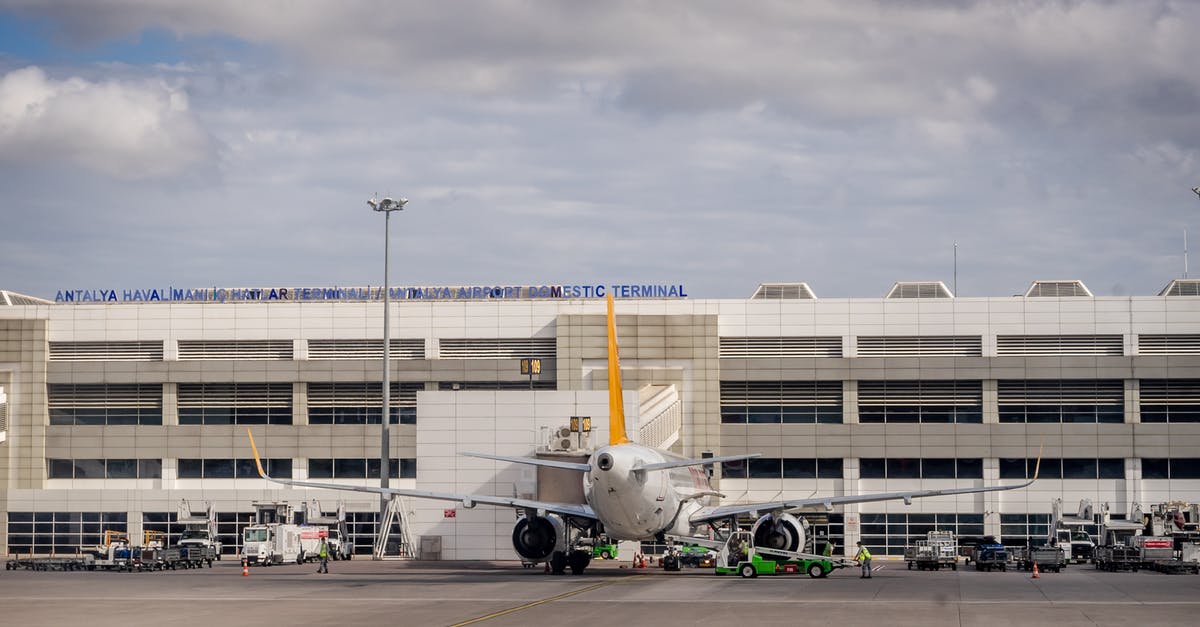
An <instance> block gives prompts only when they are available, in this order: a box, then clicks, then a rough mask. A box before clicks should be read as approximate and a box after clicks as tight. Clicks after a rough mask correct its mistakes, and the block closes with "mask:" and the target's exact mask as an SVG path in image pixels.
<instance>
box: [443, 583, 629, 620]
mask: <svg viewBox="0 0 1200 627" xmlns="http://www.w3.org/2000/svg"><path fill="white" fill-rule="evenodd" d="M647 576H648V575H638V576H636V577H628V578H621V579H613V580H611V581H605V582H602V583H598V584H596V585H594V586H588V587H586V588H580V589H578V590H572V591H570V592H564V593H562V594H559V595H555V596H552V597H547V598H545V599H541V600H538V601H530V602H529V603H526V604H524V605H518V606H517V607H510V608H508V609H506V610H500V611H499V612H492V613H491V614H485V615H483V616H479V617H477V618H472V619H471V620H465V621H463V622H461V623H454V624H453V625H450V626H449V627H463V626H464V625H474V624H475V623H481V622H483V621H485V620H491V619H493V618H497V617H500V616H504V615H506V614H512V613H513V612H520V611H521V610H527V609H529V608H531V607H537V606H539V605H541V604H543V603H549V602H551V601H558V600H559V599H565V598H567V597H572V596H575V595H577V594H583V593H584V592H591V591H592V590H597V589H599V588H603V587H605V586H611V585H613V584H614V583H623V582H626V581H635V580H638V579H643V578H645V577H647Z"/></svg>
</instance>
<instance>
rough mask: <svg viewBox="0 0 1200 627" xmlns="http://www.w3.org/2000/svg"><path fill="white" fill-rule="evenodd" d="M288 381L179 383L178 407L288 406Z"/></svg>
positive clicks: (290, 388) (290, 403)
mask: <svg viewBox="0 0 1200 627" xmlns="http://www.w3.org/2000/svg"><path fill="white" fill-rule="evenodd" d="M291 405H292V384H290V383H180V384H179V407H180V408H190V407H291Z"/></svg>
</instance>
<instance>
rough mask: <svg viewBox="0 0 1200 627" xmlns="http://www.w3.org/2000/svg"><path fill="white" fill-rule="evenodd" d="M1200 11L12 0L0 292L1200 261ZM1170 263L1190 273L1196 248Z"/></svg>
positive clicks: (1087, 268) (2, 114) (707, 1)
mask: <svg viewBox="0 0 1200 627" xmlns="http://www.w3.org/2000/svg"><path fill="white" fill-rule="evenodd" d="M1198 25H1200V2H1191V1H1184V0H1179V1H1167V0H1162V1H1129V2H1110V1H1085V0H1079V1H1066V0H1064V1H1055V2H1035V1H1004V2H948V1H947V2H942V1H936V0H906V1H888V2H872V1H866V0H850V1H846V0H836V1H835V0H828V1H822V0H810V1H804V2H795V1H789V0H776V1H768V0H763V1H755V0H748V1H746V2H728V1H716V0H691V1H682V0H677V1H670V0H664V1H661V2H647V1H644V0H643V1H633V0H608V1H605V2H575V1H562V2H555V1H542V2H537V1H532V0H503V1H487V0H479V1H472V2H467V1H461V0H440V1H439V2H421V1H412V2H404V1H370V0H343V1H340V2H303V1H278V0H255V1H253V2H246V1H245V0H237V1H234V0H207V1H205V2H195V1H191V0H111V1H102V0H101V1H97V0H0V289H8V290H12V291H15V292H19V293H23V294H29V295H32V296H40V297H45V298H54V296H55V294H56V293H57V292H58V291H60V290H73V289H117V290H125V289H148V288H165V287H177V288H178V287H194V288H201V287H213V286H217V287H272V286H314V287H315V286H370V285H376V286H377V285H380V284H381V283H382V282H383V265H384V264H383V252H384V251H383V248H384V218H383V216H382V215H380V214H378V213H375V212H372V211H371V209H370V207H369V206H368V205H367V202H366V201H367V200H368V199H370V198H371V197H372V196H373V195H376V194H378V195H379V196H380V197H383V196H394V197H405V198H408V199H409V203H408V205H407V206H406V207H405V209H404V210H403V211H401V212H398V213H393V214H392V218H391V220H390V222H391V225H390V229H389V230H390V233H391V244H390V254H391V277H390V279H391V280H390V283H391V284H392V285H393V286H396V285H407V286H422V285H425V286H431V285H544V284H616V283H659V284H680V285H683V286H684V287H685V290H686V292H687V294H688V295H689V296H690V297H694V298H747V297H749V296H750V295H751V294H752V293H753V292H754V289H755V287H756V286H757V285H758V284H759V283H764V282H806V283H808V284H809V286H810V287H811V288H812V290H813V292H814V293H815V294H816V295H817V296H818V297H863V298H876V297H881V296H883V295H884V294H886V292H887V291H888V289H889V288H890V287H891V286H892V284H893V283H894V282H896V281H944V282H945V283H946V284H947V285H948V286H950V287H952V288H954V289H955V291H956V293H957V294H958V295H959V296H964V297H971V296H1008V295H1013V294H1019V293H1023V292H1024V291H1025V290H1026V289H1027V288H1028V286H1029V285H1030V283H1031V282H1032V281H1034V280H1039V279H1080V280H1082V281H1084V283H1085V284H1087V286H1088V287H1089V288H1090V289H1091V290H1092V292H1093V293H1094V294H1096V295H1097V296H1112V295H1116V296H1128V295H1153V294H1157V293H1158V292H1159V291H1160V290H1161V289H1162V288H1163V287H1164V286H1165V285H1166V284H1167V283H1168V282H1169V281H1170V280H1171V279H1173V278H1176V277H1180V276H1183V275H1184V271H1185V268H1184V266H1185V257H1184V238H1185V232H1189V230H1190V233H1191V239H1192V240H1193V241H1194V242H1195V245H1194V246H1193V247H1194V248H1196V249H1197V250H1200V196H1198V195H1197V194H1196V193H1194V192H1193V191H1191V190H1192V188H1193V187H1197V186H1200V71H1197V60H1200V36H1197V27H1198ZM1193 257H1194V259H1192V260H1191V261H1192V263H1191V265H1192V266H1193V267H1194V268H1195V270H1194V272H1192V273H1191V274H1189V276H1198V277H1200V254H1198V255H1193Z"/></svg>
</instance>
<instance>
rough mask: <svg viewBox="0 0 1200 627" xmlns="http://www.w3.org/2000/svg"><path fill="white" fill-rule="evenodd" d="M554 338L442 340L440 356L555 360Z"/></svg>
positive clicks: (448, 357) (555, 346)
mask: <svg viewBox="0 0 1200 627" xmlns="http://www.w3.org/2000/svg"><path fill="white" fill-rule="evenodd" d="M557 351H558V349H557V342H556V340H555V339H554V338H552V337H548V338H518V339H442V340H440V341H439V342H438V356H439V357H440V358H442V359H523V358H526V357H534V358H538V359H554V356H555V355H556V354H557Z"/></svg>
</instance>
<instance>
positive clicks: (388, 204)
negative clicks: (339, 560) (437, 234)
mask: <svg viewBox="0 0 1200 627" xmlns="http://www.w3.org/2000/svg"><path fill="white" fill-rule="evenodd" d="M367 204H368V205H370V206H371V209H374V210H375V211H382V212H383V416H382V417H381V419H380V421H379V427H380V442H379V487H381V488H387V487H388V475H390V474H391V466H392V464H391V459H390V457H391V451H390V450H389V449H390V448H391V447H390V444H391V441H390V440H389V437H388V423H389V422H390V421H391V418H392V407H391V404H392V381H391V379H392V363H391V359H392V350H391V349H392V324H391V316H390V313H391V312H390V311H389V306H388V305H389V302H388V301H389V297H388V292H389V290H390V284H389V283H388V265H389V264H388V241H389V240H390V239H391V237H390V234H389V229H390V226H391V221H392V212H393V211H400V210H402V209H404V205H406V204H408V199H407V198H401V199H399V200H395V199H392V198H387V197H385V198H384V199H383V200H376V199H374V198H372V199H371V200H368V201H367ZM388 500H389V499H388V497H387V496H384V495H380V497H379V525H380V529H379V535H380V536H381V537H382V536H384V535H386V534H387V532H388V530H387V529H384V528H383V525H385V524H387V522H386V518H387V507H388Z"/></svg>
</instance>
